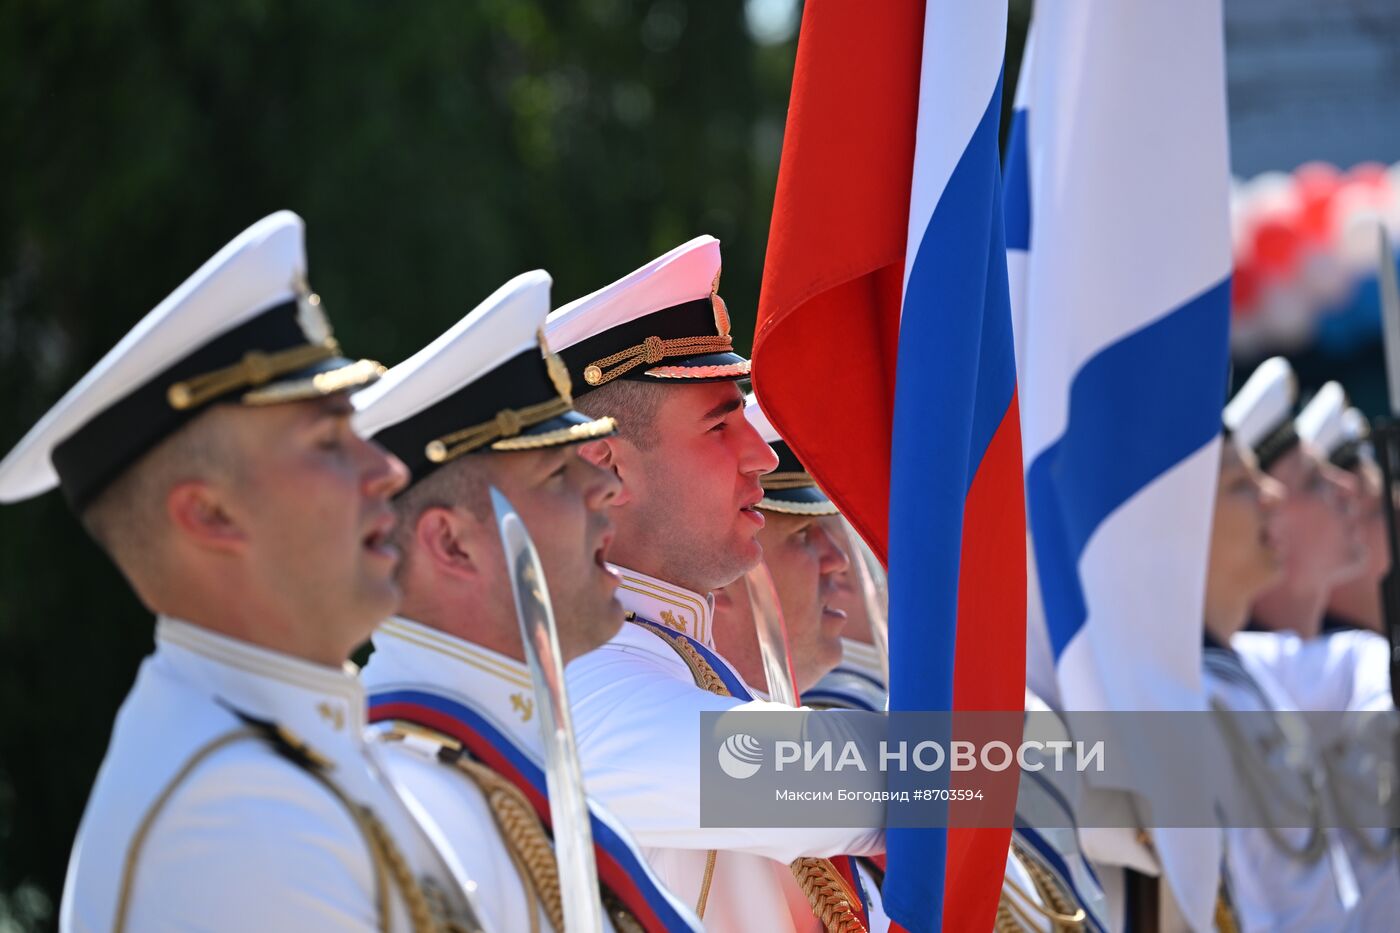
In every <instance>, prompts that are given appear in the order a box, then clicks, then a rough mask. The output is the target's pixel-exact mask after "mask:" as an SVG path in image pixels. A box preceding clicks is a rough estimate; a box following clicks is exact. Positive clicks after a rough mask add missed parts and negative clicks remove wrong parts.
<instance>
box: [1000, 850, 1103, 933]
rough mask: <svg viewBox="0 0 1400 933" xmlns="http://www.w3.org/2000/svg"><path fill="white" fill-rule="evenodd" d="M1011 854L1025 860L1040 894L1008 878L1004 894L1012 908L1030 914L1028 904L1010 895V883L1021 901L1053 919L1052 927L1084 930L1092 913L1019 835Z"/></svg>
mask: <svg viewBox="0 0 1400 933" xmlns="http://www.w3.org/2000/svg"><path fill="white" fill-rule="evenodd" d="M1011 854H1012V855H1013V856H1014V857H1015V858H1016V861H1018V862H1020V863H1021V867H1023V868H1025V870H1026V874H1028V875H1030V877H1031V883H1032V884H1033V885H1035V893H1036V895H1037V896H1036V897H1032V896H1031V895H1030V893H1029V892H1027V891H1023V890H1021V887H1020V886H1019V885H1018V884H1016V882H1015V881H1013V880H1011V879H1010V878H1006V879H1005V880H1004V881H1003V892H1002V897H1003V899H1006V900H1007V901H1008V904H1009V906H1010V907H1011V909H1012V911H1013V912H1016V913H1017V914H1019V915H1020V916H1021V917H1023V918H1024V917H1027V916H1029V915H1027V914H1025V913H1024V907H1023V906H1022V905H1021V904H1018V903H1016V902H1015V901H1014V900H1013V899H1010V898H1007V896H1006V893H1005V888H1006V887H1007V886H1010V887H1011V889H1012V890H1013V891H1015V892H1016V893H1017V894H1019V895H1020V896H1021V901H1022V902H1024V904H1025V905H1026V906H1029V907H1030V908H1031V909H1032V910H1034V911H1035V912H1036V913H1037V914H1039V915H1040V916H1042V917H1044V918H1045V919H1046V920H1048V921H1050V928H1051V929H1052V930H1054V931H1056V933H1061V931H1064V933H1070V931H1075V930H1082V929H1083V928H1084V926H1085V922H1086V920H1087V918H1088V914H1087V913H1086V912H1085V910H1084V908H1083V907H1081V906H1080V905H1079V904H1078V903H1076V899H1075V896H1074V892H1072V891H1070V890H1068V889H1067V888H1066V887H1065V885H1064V884H1063V883H1062V882H1061V881H1060V879H1059V878H1056V877H1055V875H1054V874H1052V873H1051V872H1050V870H1049V869H1047V868H1046V867H1045V866H1044V865H1042V864H1041V862H1040V860H1039V859H1037V858H1035V857H1034V856H1033V855H1031V854H1030V853H1029V852H1027V851H1026V849H1025V847H1024V845H1023V844H1022V843H1021V841H1020V840H1018V839H1017V838H1016V837H1015V836H1012V837H1011Z"/></svg>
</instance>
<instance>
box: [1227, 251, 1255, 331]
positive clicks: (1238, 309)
mask: <svg viewBox="0 0 1400 933" xmlns="http://www.w3.org/2000/svg"><path fill="white" fill-rule="evenodd" d="M1261 284H1262V283H1261V282H1260V276H1259V268H1258V266H1256V265H1255V264H1254V263H1253V262H1251V261H1249V260H1247V259H1244V258H1243V257H1236V259H1235V272H1234V275H1233V276H1231V278H1230V311H1231V313H1232V314H1233V315H1234V316H1235V317H1239V318H1246V317H1249V316H1251V315H1253V314H1254V313H1255V312H1256V311H1258V310H1259V309H1258V306H1257V305H1256V304H1255V302H1256V301H1258V300H1259V288H1260V285H1261Z"/></svg>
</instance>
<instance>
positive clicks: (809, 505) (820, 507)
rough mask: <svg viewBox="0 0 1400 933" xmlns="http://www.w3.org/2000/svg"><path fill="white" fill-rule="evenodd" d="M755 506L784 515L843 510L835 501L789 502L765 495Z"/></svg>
mask: <svg viewBox="0 0 1400 933" xmlns="http://www.w3.org/2000/svg"><path fill="white" fill-rule="evenodd" d="M754 508H757V509H762V510H763V511H765V512H781V513H783V514H784V515H836V514H837V513H839V512H840V511H841V510H840V509H838V508H837V507H836V503H834V502H788V501H786V500H784V499H770V498H769V497H768V496H764V497H763V498H762V499H759V500H758V504H757V505H756V506H754Z"/></svg>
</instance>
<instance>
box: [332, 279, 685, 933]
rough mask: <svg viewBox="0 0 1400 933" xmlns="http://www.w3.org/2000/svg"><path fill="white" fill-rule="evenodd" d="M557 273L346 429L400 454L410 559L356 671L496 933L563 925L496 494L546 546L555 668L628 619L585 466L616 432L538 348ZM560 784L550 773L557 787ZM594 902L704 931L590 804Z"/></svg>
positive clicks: (507, 297)
mask: <svg viewBox="0 0 1400 933" xmlns="http://www.w3.org/2000/svg"><path fill="white" fill-rule="evenodd" d="M549 286H550V280H549V276H548V275H547V274H546V273H544V272H542V271H536V272H530V273H526V274H524V275H520V276H517V277H515V278H514V279H512V280H511V281H510V282H507V283H506V284H505V285H503V286H502V287H501V288H499V289H498V290H497V291H496V292H495V293H494V294H492V295H491V296H490V297H489V298H487V299H486V301H484V302H482V303H481V305H479V306H478V307H477V308H476V309H475V310H473V311H472V312H471V313H470V314H468V315H467V316H466V317H464V318H463V319H462V320H461V321H460V322H458V323H457V324H456V325H455V326H453V327H452V328H451V329H450V330H448V331H447V332H446V333H445V334H443V335H442V336H441V337H439V338H438V339H437V340H435V341H433V342H432V343H431V344H429V345H428V346H427V347H425V348H424V349H423V350H421V351H420V352H418V353H417V354H415V355H414V356H412V357H410V358H409V359H408V360H405V361H404V362H403V363H400V364H399V365H398V366H395V367H394V368H393V369H391V370H389V372H388V373H387V374H386V375H385V377H384V378H383V379H381V380H380V381H379V382H378V383H377V384H376V385H374V386H373V387H371V388H370V389H368V390H366V391H364V392H362V393H360V394H359V395H358V396H357V397H356V399H355V404H356V406H357V408H359V413H358V415H357V418H356V424H357V426H358V427H359V428H360V429H361V430H362V431H363V432H364V433H365V434H366V435H367V436H372V437H373V438H374V439H375V440H376V441H378V442H379V443H382V444H383V445H384V446H385V447H386V448H388V449H389V450H390V451H391V452H393V453H395V454H397V455H398V456H399V457H400V458H402V460H403V461H404V463H405V464H407V466H408V468H409V470H410V473H411V481H410V485H409V487H408V488H407V490H406V491H405V492H403V493H402V494H401V495H399V496H398V497H397V498H396V499H395V503H394V504H395V511H396V512H397V513H398V516H399V525H398V529H397V531H396V533H395V537H394V540H395V542H396V543H397V545H398V547H399V550H400V551H401V553H402V555H403V558H402V563H401V564H400V567H399V573H398V579H399V583H400V586H401V588H402V590H403V603H402V606H401V608H400V610H399V615H398V617H397V618H395V619H392V620H390V621H389V622H387V623H385V624H384V625H383V626H381V627H380V629H379V631H378V632H377V633H376V634H375V636H374V648H375V651H374V654H373V655H372V656H371V657H370V660H369V663H368V664H367V665H366V667H365V669H364V672H363V678H364V681H365V685H366V688H367V689H368V691H369V694H370V709H371V716H370V718H371V720H372V721H373V722H374V726H373V727H372V733H371V734H372V735H373V736H374V738H375V739H377V740H379V741H381V742H384V743H385V744H384V746H383V749H384V754H385V757H386V759H387V761H388V763H389V768H390V771H391V772H392V773H393V774H394V775H395V776H396V777H398V778H399V779H400V780H401V781H402V782H403V783H404V784H405V785H406V786H407V787H409V789H410V790H411V791H412V792H413V794H414V796H415V797H416V798H417V799H419V800H420V801H421V802H422V803H423V805H424V807H425V809H427V810H428V812H430V813H431V814H432V816H433V818H434V820H435V821H436V822H437V823H438V824H439V825H440V826H441V827H442V828H443V831H444V835H445V837H446V839H447V843H448V845H449V847H450V848H451V849H452V851H453V853H454V854H455V855H456V856H457V858H458V859H459V860H460V861H461V862H462V863H463V864H464V865H465V866H466V869H467V872H468V873H469V874H470V875H471V877H472V878H473V880H475V881H476V882H477V883H478V885H479V887H478V891H477V904H478V907H479V908H480V910H481V913H482V915H483V919H484V920H485V921H486V922H487V924H488V925H490V926H492V927H494V928H496V929H502V930H506V929H543V930H549V929H553V930H562V929H563V917H564V913H563V897H564V895H565V893H566V892H564V891H563V890H562V884H563V883H564V881H565V879H561V877H560V874H559V867H558V863H557V859H556V857H555V854H554V850H553V840H552V838H551V836H557V832H559V831H568V830H567V828H565V829H561V830H557V831H556V832H555V833H550V832H549V827H548V821H549V818H550V811H549V807H548V781H546V780H544V776H545V768H544V757H543V756H544V746H543V741H542V738H541V734H540V728H541V726H540V723H541V721H542V718H543V716H542V711H540V710H538V709H537V708H536V705H537V700H536V693H535V690H534V689H533V687H532V684H531V678H530V671H529V668H528V667H527V666H526V664H525V654H524V649H523V647H522V645H521V641H520V625H519V621H518V620H517V617H516V609H515V602H514V598H513V596H512V590H511V583H510V575H509V570H508V567H507V563H506V555H505V553H504V551H503V549H502V545H501V540H500V536H499V533H498V531H497V526H496V519H495V516H494V513H493V510H492V506H491V501H490V497H489V489H490V488H491V487H494V488H496V489H498V490H499V491H500V492H501V493H502V494H503V495H504V496H505V497H506V498H507V499H508V500H509V501H510V503H511V505H512V506H513V507H514V508H515V510H516V512H517V514H519V516H520V518H521V519H522V521H523V522H524V523H525V525H526V527H527V529H528V530H529V532H530V535H531V537H532V539H533V540H534V542H535V544H536V546H537V547H538V549H539V553H540V562H541V566H542V568H543V570H544V575H545V579H546V582H547V585H548V589H549V594H550V598H551V601H552V603H553V606H554V609H555V615H556V624H557V628H558V638H559V648H560V654H561V657H562V660H564V661H565V662H567V661H569V660H571V659H572V658H574V657H577V656H578V655H580V654H583V653H584V652H586V651H589V650H590V649H593V648H596V647H598V646H599V645H601V644H603V643H604V642H606V641H607V640H608V639H609V638H611V637H612V636H613V635H615V634H617V630H618V628H619V627H620V626H621V625H622V607H621V606H620V605H619V604H618V602H617V598H616V591H617V585H618V578H617V575H616V574H615V573H614V572H613V571H612V570H611V569H610V568H609V567H608V566H607V564H606V563H605V562H604V559H603V558H604V555H605V552H606V549H607V546H608V543H609V541H610V540H611V538H612V535H613V527H612V521H611V519H610V516H609V513H610V511H611V506H612V502H613V499H614V498H616V496H617V494H618V491H619V489H620V485H621V484H620V483H619V482H618V480H617V477H616V476H614V475H613V474H612V473H611V472H610V471H608V470H604V469H601V468H599V467H597V466H594V465H593V464H591V463H589V462H588V461H586V460H584V459H582V458H581V457H579V456H578V445H579V444H580V443H582V442H584V441H588V440H593V439H596V438H600V437H605V436H607V435H609V434H611V433H612V432H613V431H614V430H615V423H614V421H613V419H611V418H608V417H601V418H596V419H594V418H588V417H586V416H584V415H582V414H579V413H578V412H577V411H575V410H574V409H573V403H572V396H571V386H570V382H569V375H568V371H567V370H566V369H565V368H564V365H563V363H562V362H560V361H559V359H558V358H557V357H555V356H554V355H553V354H551V353H550V352H549V350H548V348H547V347H546V346H545V345H544V344H543V343H542V342H541V333H542V330H541V329H542V327H543V326H544V320H545V315H547V314H548V313H549ZM557 777H559V776H556V778H557ZM594 809H595V813H594V818H593V821H592V823H593V825H592V830H593V837H594V846H595V855H596V858H597V862H598V864H599V868H600V873H599V874H600V878H601V887H602V891H601V892H600V893H601V901H602V903H603V905H604V907H605V909H606V911H607V915H608V918H609V919H610V920H612V921H614V922H616V923H617V924H618V926H619V927H620V928H622V929H634V928H635V927H633V926H630V925H629V924H631V923H636V924H640V925H641V926H642V927H643V928H645V929H648V930H691V929H698V921H696V919H695V917H694V915H693V914H691V913H690V911H689V910H688V909H687V908H686V907H685V906H683V905H681V904H680V902H679V901H676V900H675V899H674V898H673V897H672V896H671V895H670V894H669V893H668V892H667V891H666V890H665V888H664V887H663V886H662V885H661V883H660V882H659V881H658V880H657V879H656V877H655V876H654V875H653V874H652V873H651V871H650V870H649V868H648V866H647V863H646V860H645V858H644V857H643V856H642V855H641V854H640V853H639V852H638V851H637V850H636V848H635V845H634V844H633V843H632V842H631V840H630V839H629V838H628V836H627V834H626V831H625V830H623V829H622V828H621V825H620V824H619V823H618V822H617V821H616V820H615V819H613V818H612V817H610V816H609V815H608V814H606V813H605V812H602V811H601V808H597V807H595V808H594Z"/></svg>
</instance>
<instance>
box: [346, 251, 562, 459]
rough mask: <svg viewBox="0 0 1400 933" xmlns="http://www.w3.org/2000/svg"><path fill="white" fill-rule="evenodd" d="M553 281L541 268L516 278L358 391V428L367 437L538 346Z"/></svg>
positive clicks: (440, 399) (356, 400)
mask: <svg viewBox="0 0 1400 933" xmlns="http://www.w3.org/2000/svg"><path fill="white" fill-rule="evenodd" d="M553 281H554V280H553V279H551V278H550V276H549V273H548V272H545V271H544V270H543V269H536V270H535V271H533V272H525V273H522V274H521V275H517V276H516V277H515V278H513V279H511V280H510V281H509V282H507V283H506V284H504V285H502V286H501V287H500V288H498V289H496V290H495V291H494V292H492V293H491V295H490V296H489V297H488V298H487V299H486V300H485V301H483V302H482V303H481V304H479V305H477V306H476V307H475V308H473V309H472V310H471V311H470V312H468V313H467V315H466V317H464V318H462V319H461V320H460V321H458V322H457V323H456V324H453V325H452V326H451V327H450V328H448V329H447V331H446V332H445V333H443V334H442V335H441V336H439V337H438V338H437V339H436V340H434V341H433V342H432V343H430V344H428V345H427V346H426V347H424V348H423V349H421V350H419V351H418V352H417V353H415V354H413V355H412V356H410V357H409V358H408V359H406V360H404V361H403V362H402V363H400V364H399V365H397V366H393V367H391V368H390V369H389V371H388V372H387V373H385V374H384V375H383V377H381V378H380V380H379V381H378V382H377V383H375V384H374V385H372V386H370V387H369V388H368V389H365V390H364V391H363V392H358V393H356V394H355V399H354V401H355V428H356V430H358V431H359V432H360V433H361V434H363V435H364V436H365V437H371V436H373V435H375V434H377V433H379V432H380V431H382V430H383V429H384V428H387V427H389V426H390V425H393V424H398V423H399V422H400V421H403V420H404V419H406V418H409V417H412V416H413V415H416V414H418V413H419V412H420V411H422V410H423V409H425V408H427V407H428V406H429V405H434V404H436V403H438V402H440V401H442V400H443V399H445V398H447V397H448V396H449V395H452V394H453V393H455V392H457V391H458V390H459V389H461V388H462V387H463V386H467V385H470V384H471V383H473V382H475V381H476V380H477V379H478V378H479V377H481V376H483V375H485V374H486V373H488V372H490V371H491V370H493V369H495V368H496V367H497V366H499V365H501V364H502V363H504V362H505V361H506V360H508V359H510V358H511V357H513V356H517V355H519V354H520V353H523V352H524V351H526V350H529V349H533V348H535V347H538V346H539V332H540V328H541V327H543V326H544V319H545V315H547V314H549V288H550V285H551V284H552V283H553Z"/></svg>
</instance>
